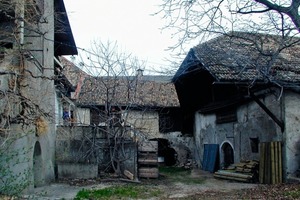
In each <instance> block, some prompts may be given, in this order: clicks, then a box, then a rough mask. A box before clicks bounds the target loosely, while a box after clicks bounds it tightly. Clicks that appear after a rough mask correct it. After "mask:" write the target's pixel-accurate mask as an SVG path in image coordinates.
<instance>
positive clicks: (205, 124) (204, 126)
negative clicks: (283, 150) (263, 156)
mask: <svg viewBox="0 0 300 200" xmlns="http://www.w3.org/2000/svg"><path fill="white" fill-rule="evenodd" d="M260 100H261V101H262V102H263V103H264V104H265V105H266V106H267V107H268V109H270V110H271V111H272V112H273V113H274V114H275V116H277V117H278V118H279V119H281V118H282V109H281V101H282V100H279V101H278V100H277V99H276V97H275V96H273V95H272V96H268V97H265V98H263V99H260ZM194 136H195V147H196V148H195V156H196V157H195V158H196V161H197V163H198V165H199V166H202V160H203V151H204V144H219V155H220V160H219V165H220V167H222V166H224V160H223V158H224V157H223V152H222V145H223V144H225V143H227V144H229V145H230V146H231V147H232V148H233V151H234V162H240V161H242V160H251V159H255V160H258V159H259V152H253V151H252V148H251V138H256V139H258V141H259V142H270V141H282V133H281V131H280V128H279V126H278V125H277V124H276V123H275V122H274V121H273V120H272V119H271V118H270V117H269V116H268V115H267V114H266V113H265V111H263V110H262V109H261V108H260V107H259V105H258V104H257V103H255V102H251V103H248V104H246V105H242V106H240V107H238V108H237V121H235V122H230V123H223V124H217V123H216V115H215V114H206V115H203V114H201V113H199V112H197V113H196V114H195V128H194Z"/></svg>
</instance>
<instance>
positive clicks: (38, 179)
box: [33, 141, 43, 187]
mask: <svg viewBox="0 0 300 200" xmlns="http://www.w3.org/2000/svg"><path fill="white" fill-rule="evenodd" d="M33 180H34V182H33V184H34V187H39V186H42V185H43V162H42V150H41V145H40V142H38V141H37V142H36V143H35V145H34V152H33Z"/></svg>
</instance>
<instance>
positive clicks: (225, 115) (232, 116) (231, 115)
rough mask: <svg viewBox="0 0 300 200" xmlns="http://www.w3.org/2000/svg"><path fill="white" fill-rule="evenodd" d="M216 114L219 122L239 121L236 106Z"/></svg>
mask: <svg viewBox="0 0 300 200" xmlns="http://www.w3.org/2000/svg"><path fill="white" fill-rule="evenodd" d="M216 115H217V124H222V123H228V122H235V121H237V113H236V109H235V108H234V109H228V110H224V111H221V112H218V113H216Z"/></svg>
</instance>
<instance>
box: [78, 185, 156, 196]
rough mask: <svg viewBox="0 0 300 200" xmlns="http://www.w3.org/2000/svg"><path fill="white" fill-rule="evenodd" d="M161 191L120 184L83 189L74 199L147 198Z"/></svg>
mask: <svg viewBox="0 0 300 200" xmlns="http://www.w3.org/2000/svg"><path fill="white" fill-rule="evenodd" d="M160 194H162V191H161V190H160V189H157V188H154V187H153V188H145V187H144V186H142V185H135V184H134V185H120V186H112V187H107V188H104V189H97V190H87V189H83V190H81V191H79V192H78V193H77V195H76V198H75V200H83V199H128V198H133V199H137V198H139V199H147V198H151V197H158V196H159V195H160Z"/></svg>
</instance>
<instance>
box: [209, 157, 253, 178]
mask: <svg viewBox="0 0 300 200" xmlns="http://www.w3.org/2000/svg"><path fill="white" fill-rule="evenodd" d="M258 170H259V162H258V161H256V160H250V161H242V162H240V163H236V164H232V165H230V166H229V167H228V168H226V169H224V170H219V171H217V172H215V173H214V177H215V178H221V179H227V180H235V181H241V182H247V183H253V182H257V181H258Z"/></svg>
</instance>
